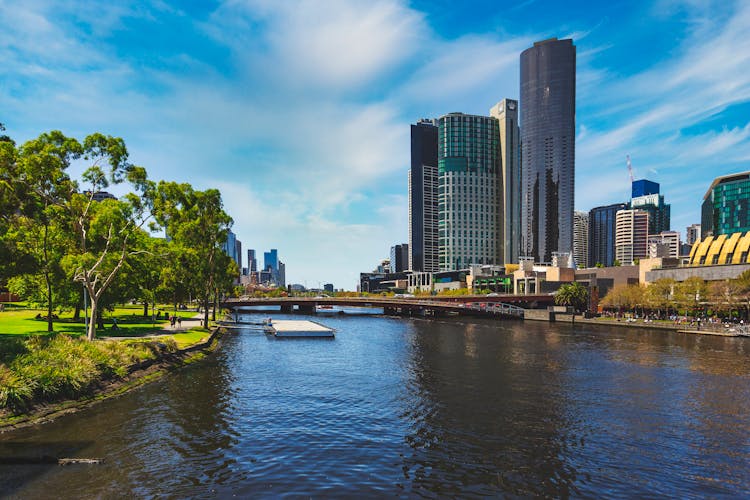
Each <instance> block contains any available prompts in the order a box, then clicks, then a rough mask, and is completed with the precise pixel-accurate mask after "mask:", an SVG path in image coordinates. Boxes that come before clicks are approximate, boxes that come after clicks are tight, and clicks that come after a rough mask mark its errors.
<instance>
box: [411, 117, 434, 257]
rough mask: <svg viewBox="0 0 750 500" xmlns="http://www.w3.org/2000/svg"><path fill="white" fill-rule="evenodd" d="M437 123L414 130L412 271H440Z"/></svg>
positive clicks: (421, 123) (421, 124)
mask: <svg viewBox="0 0 750 500" xmlns="http://www.w3.org/2000/svg"><path fill="white" fill-rule="evenodd" d="M437 156H438V127H437V120H420V121H419V122H417V124H416V125H412V126H411V169H410V170H409V261H408V263H407V265H408V268H409V269H410V270H412V271H424V272H436V271H437V270H438V197H437V190H438V159H437Z"/></svg>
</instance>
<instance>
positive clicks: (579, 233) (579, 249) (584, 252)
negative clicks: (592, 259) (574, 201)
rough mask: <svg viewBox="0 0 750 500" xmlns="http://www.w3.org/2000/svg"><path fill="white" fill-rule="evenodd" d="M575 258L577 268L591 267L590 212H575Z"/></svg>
mask: <svg viewBox="0 0 750 500" xmlns="http://www.w3.org/2000/svg"><path fill="white" fill-rule="evenodd" d="M573 259H575V264H576V267H577V268H579V269H580V268H586V267H589V214H588V212H575V213H574V214H573Z"/></svg>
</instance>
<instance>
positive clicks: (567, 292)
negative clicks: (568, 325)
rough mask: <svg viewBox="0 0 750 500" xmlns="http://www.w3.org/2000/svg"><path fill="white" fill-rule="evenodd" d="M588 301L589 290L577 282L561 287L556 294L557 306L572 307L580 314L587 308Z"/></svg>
mask: <svg viewBox="0 0 750 500" xmlns="http://www.w3.org/2000/svg"><path fill="white" fill-rule="evenodd" d="M588 301H589V291H588V289H587V288H586V287H585V286H583V285H582V284H580V283H579V282H577V281H574V282H573V283H566V284H564V285H562V286H560V288H559V289H558V290H557V293H556V294H555V304H557V305H559V306H571V307H573V308H574V309H575V310H576V311H578V312H580V311H582V310H584V309H586V308H587V306H588Z"/></svg>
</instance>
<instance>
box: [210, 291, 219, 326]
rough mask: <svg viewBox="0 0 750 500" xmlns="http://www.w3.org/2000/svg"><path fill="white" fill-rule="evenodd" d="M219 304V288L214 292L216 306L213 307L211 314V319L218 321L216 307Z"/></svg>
mask: <svg viewBox="0 0 750 500" xmlns="http://www.w3.org/2000/svg"><path fill="white" fill-rule="evenodd" d="M218 304H219V290H218V289H217V290H216V291H215V292H214V304H213V305H214V307H213V313H212V314H211V321H216V307H217V306H218Z"/></svg>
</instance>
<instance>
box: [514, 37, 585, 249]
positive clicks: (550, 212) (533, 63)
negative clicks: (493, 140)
mask: <svg viewBox="0 0 750 500" xmlns="http://www.w3.org/2000/svg"><path fill="white" fill-rule="evenodd" d="M575 108H576V48H575V46H574V45H573V40H571V39H565V40H558V39H557V38H551V39H549V40H544V41H541V42H536V43H535V44H534V46H533V47H530V48H528V49H526V50H524V51H523V52H522V53H521V103H520V111H521V117H520V118H521V172H522V179H523V181H522V184H523V185H522V190H523V199H522V203H523V205H522V207H523V208H522V212H521V224H522V229H523V232H522V235H521V250H522V252H523V253H524V255H526V256H530V257H533V258H534V260H536V261H537V262H540V261H543V262H550V261H551V260H552V253H553V252H571V251H572V250H573V203H574V194H575Z"/></svg>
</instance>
